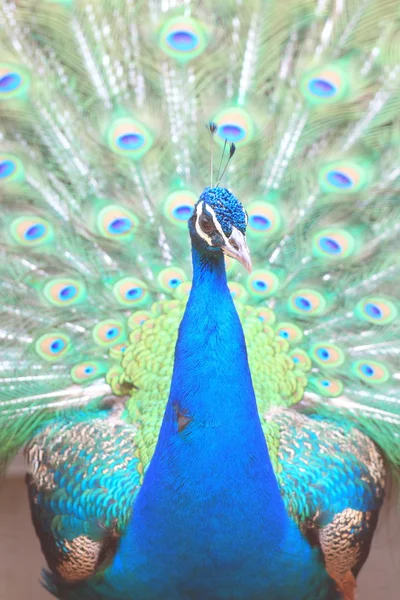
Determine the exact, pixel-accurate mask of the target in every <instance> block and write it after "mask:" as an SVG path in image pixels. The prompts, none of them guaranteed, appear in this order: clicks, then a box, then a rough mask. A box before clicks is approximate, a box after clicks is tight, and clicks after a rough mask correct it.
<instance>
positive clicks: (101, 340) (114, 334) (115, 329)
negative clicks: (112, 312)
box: [92, 319, 126, 347]
mask: <svg viewBox="0 0 400 600" xmlns="http://www.w3.org/2000/svg"><path fill="white" fill-rule="evenodd" d="M92 337H93V340H94V342H95V343H96V344H98V345H99V346H104V347H111V346H115V345H116V344H118V343H121V342H123V341H124V340H125V339H126V331H125V326H124V324H123V322H122V321H119V320H117V319H105V320H104V321H100V323H97V325H95V327H94V328H93V331H92Z"/></svg>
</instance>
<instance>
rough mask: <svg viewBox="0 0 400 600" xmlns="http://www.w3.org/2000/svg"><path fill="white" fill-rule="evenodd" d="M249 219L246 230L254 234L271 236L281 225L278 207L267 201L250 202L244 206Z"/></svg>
mask: <svg viewBox="0 0 400 600" xmlns="http://www.w3.org/2000/svg"><path fill="white" fill-rule="evenodd" d="M246 210H247V214H248V217H249V221H248V224H247V231H248V233H249V234H250V235H254V236H265V237H267V236H271V237H272V236H273V235H275V234H276V233H277V232H278V231H279V230H280V229H281V226H282V217H281V214H280V212H279V209H278V208H277V207H276V206H274V205H273V204H270V203H269V202H262V201H259V202H252V203H251V204H249V206H248V207H247V208H246Z"/></svg>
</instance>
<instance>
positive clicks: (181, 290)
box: [172, 281, 192, 300]
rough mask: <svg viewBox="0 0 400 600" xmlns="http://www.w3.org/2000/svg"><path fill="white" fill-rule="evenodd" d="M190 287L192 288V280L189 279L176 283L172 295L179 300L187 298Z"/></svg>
mask: <svg viewBox="0 0 400 600" xmlns="http://www.w3.org/2000/svg"><path fill="white" fill-rule="evenodd" d="M191 289H192V282H191V281H183V282H182V283H181V284H180V285H178V287H177V288H176V289H175V291H174V293H173V294H172V295H173V297H174V298H177V299H179V300H180V299H182V298H187V297H188V296H189V294H190V290H191Z"/></svg>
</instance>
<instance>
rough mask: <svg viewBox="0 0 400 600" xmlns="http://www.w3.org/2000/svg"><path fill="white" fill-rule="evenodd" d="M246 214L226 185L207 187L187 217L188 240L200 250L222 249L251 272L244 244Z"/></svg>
mask: <svg viewBox="0 0 400 600" xmlns="http://www.w3.org/2000/svg"><path fill="white" fill-rule="evenodd" d="M247 221H248V217H247V213H246V211H245V209H244V208H243V206H242V204H241V202H239V200H238V199H237V198H236V196H234V195H233V194H232V193H231V192H230V191H229V190H227V189H226V188H220V187H213V188H210V187H207V188H205V190H204V191H203V193H202V194H201V196H200V198H199V200H198V201H197V203H196V205H195V207H194V211H193V215H192V217H191V218H190V219H189V229H190V234H191V237H192V240H193V241H194V242H195V243H196V245H197V246H198V247H199V248H200V249H201V250H202V252H210V253H213V252H223V253H224V254H226V255H227V256H231V257H232V258H235V259H236V260H237V261H239V262H240V263H241V264H242V265H243V266H244V267H245V268H246V269H247V270H248V271H249V272H250V271H251V258H250V252H249V249H248V247H247V243H246V226H247Z"/></svg>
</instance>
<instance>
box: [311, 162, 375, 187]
mask: <svg viewBox="0 0 400 600" xmlns="http://www.w3.org/2000/svg"><path fill="white" fill-rule="evenodd" d="M373 176H374V172H373V165H372V164H371V163H370V162H369V161H367V160H366V159H363V158H360V159H359V160H358V161H356V160H347V161H336V162H332V163H330V164H327V165H325V166H323V167H322V168H321V169H320V170H319V173H318V181H319V185H320V187H321V189H322V191H323V192H326V193H332V192H334V193H336V194H349V193H354V192H358V191H360V190H362V189H363V188H365V187H367V186H368V184H369V183H370V182H371V180H372V179H373Z"/></svg>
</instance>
